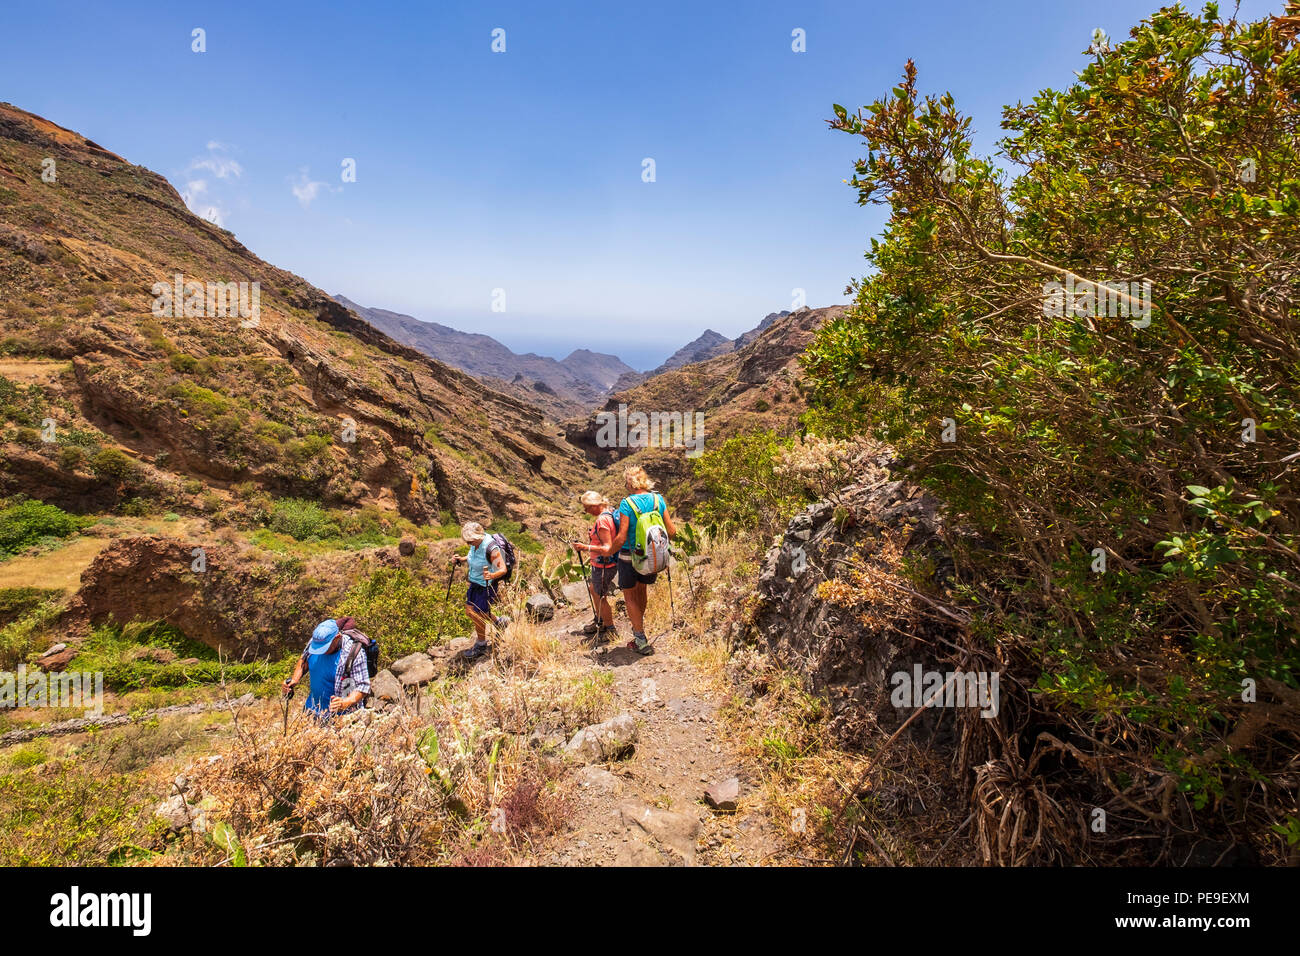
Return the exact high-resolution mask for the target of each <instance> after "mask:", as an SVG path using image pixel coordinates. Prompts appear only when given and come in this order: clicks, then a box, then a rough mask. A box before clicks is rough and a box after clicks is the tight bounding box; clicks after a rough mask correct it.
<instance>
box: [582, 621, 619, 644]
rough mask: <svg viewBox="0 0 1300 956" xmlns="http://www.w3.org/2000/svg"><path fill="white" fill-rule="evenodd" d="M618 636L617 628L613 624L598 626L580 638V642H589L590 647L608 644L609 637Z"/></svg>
mask: <svg viewBox="0 0 1300 956" xmlns="http://www.w3.org/2000/svg"><path fill="white" fill-rule="evenodd" d="M617 637H618V630H617V629H616V628H615V627H614V625H612V624H611V625H610V626H609V627H600V628H598V629H597V630H595V631H593V632H592V633H590V634H588V635H587V636H586V637H584V638H583V639H582V643H584V644H589V645H591V646H592V647H600V646H601V645H602V644H608V643H609V642H610V639H611V638H617Z"/></svg>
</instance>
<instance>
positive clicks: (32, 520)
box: [0, 501, 94, 557]
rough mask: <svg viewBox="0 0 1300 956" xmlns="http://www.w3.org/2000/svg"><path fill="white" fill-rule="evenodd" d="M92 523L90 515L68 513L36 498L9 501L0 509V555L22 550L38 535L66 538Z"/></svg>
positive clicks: (36, 540)
mask: <svg viewBox="0 0 1300 956" xmlns="http://www.w3.org/2000/svg"><path fill="white" fill-rule="evenodd" d="M93 523H94V519H93V518H83V517H80V516H78V515H70V514H68V513H67V512H66V511H64V510H63V509H62V508H59V507H58V506H56V505H47V504H45V503H43V502H40V501H23V502H19V503H18V504H16V505H10V506H9V507H7V508H4V509H0V557H4V556H8V555H13V554H17V553H18V552H19V551H23V550H26V549H27V548H30V547H31V546H32V545H34V544H36V543H37V542H38V541H40V540H41V539H42V538H66V537H67V536H68V535H70V534H76V533H77V532H78V531H80V530H81V529H82V528H84V527H86V526H87V525H89V524H93Z"/></svg>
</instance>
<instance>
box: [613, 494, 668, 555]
mask: <svg viewBox="0 0 1300 956" xmlns="http://www.w3.org/2000/svg"><path fill="white" fill-rule="evenodd" d="M633 500H635V501H636V506H637V507H638V508H640V509H641V513H642V514H646V513H647V512H650V511H658V512H659V513H660V514H661V515H662V514H667V513H668V502H666V501H664V499H663V495H660V494H657V493H656V492H653V491H641V492H638V493H637V494H635V495H630V496H628V497H627V498H624V499H623V501H622V503H621V504H619V506H618V513H619V514H620V515H627V537H626V538H624V539H623V547H622V548H620V549H619V552H618V553H619V554H626V555H631V554H632V549H633V547H635V546H636V512H635V511H633V510H632V501H633ZM619 522H620V523H622V518H620V519H619Z"/></svg>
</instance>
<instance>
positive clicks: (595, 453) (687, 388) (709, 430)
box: [565, 306, 845, 499]
mask: <svg viewBox="0 0 1300 956" xmlns="http://www.w3.org/2000/svg"><path fill="white" fill-rule="evenodd" d="M844 308H845V307H844V306H830V307H827V308H822V309H801V310H800V311H798V312H794V313H791V314H788V315H785V316H778V317H776V318H774V319H773V320H772V321H771V322H767V328H765V329H764V330H763V331H762V332H756V334H754V335H753V336H752V337H751V338H750V341H749V342H748V344H746V345H744V346H743V347H741V348H739V349H737V350H734V351H727V352H724V353H723V354H721V355H718V356H716V357H714V358H711V359H709V360H707V361H704V362H697V363H694V364H690V365H685V366H683V367H681V368H678V369H673V370H669V371H667V372H663V373H661V374H658V375H655V376H653V377H651V378H649V379H646V380H645V381H644V382H642V383H640V384H639V385H635V386H633V387H632V388H628V389H625V390H623V391H619V392H615V393H614V394H613V395H611V396H610V397H609V398H608V399H607V400H606V402H605V404H604V406H603V407H602V408H601V409H599V410H598V411H597V412H595V413H593V414H592V415H590V416H588V417H587V418H585V419H583V420H581V421H575V422H569V423H568V424H567V425H566V426H565V434H566V435H567V437H568V439H569V441H570V442H571V443H573V444H574V445H576V446H577V447H579V448H580V449H581V450H582V451H583V452H584V453H585V454H586V455H587V456H588V458H590V459H591V460H592V461H593V462H594V463H596V464H597V465H599V466H601V467H604V468H609V467H611V466H615V465H618V466H620V467H621V466H623V465H625V464H626V463H627V459H630V458H634V459H635V460H636V461H638V462H641V463H642V464H644V465H645V467H646V468H647V469H648V470H649V471H650V472H651V474H652V475H654V476H655V477H656V479H657V480H658V481H659V484H660V487H667V485H669V484H672V483H674V482H681V481H685V480H686V479H688V478H689V476H690V459H689V458H688V457H687V455H686V454H685V452H686V450H687V449H685V448H684V447H644V448H635V447H630V446H629V445H627V444H623V445H619V444H613V445H609V444H608V443H607V442H606V441H605V440H604V439H603V438H602V435H601V430H602V422H603V421H604V419H602V418H601V413H602V412H605V413H612V414H614V415H617V414H618V411H619V408H620V407H621V406H626V408H627V411H628V413H632V412H636V411H641V412H645V413H646V414H650V413H654V412H659V413H663V412H680V413H682V414H683V415H685V416H694V415H696V414H697V413H700V414H703V416H704V417H703V422H704V445H703V448H704V449H705V450H707V449H708V448H709V447H710V445H711V443H713V442H720V441H723V440H725V439H726V438H728V437H731V436H733V435H737V434H740V433H742V432H747V431H752V430H754V429H759V428H768V429H773V430H775V431H777V432H780V433H789V432H791V431H793V429H794V427H795V424H796V422H797V420H798V417H799V415H800V414H801V413H802V412H803V411H804V409H805V407H806V406H805V404H804V401H803V398H802V396H801V394H800V391H799V386H798V382H799V366H798V357H799V356H800V355H801V354H802V353H803V350H804V348H805V346H806V345H807V344H808V342H809V340H810V339H811V338H812V335H813V333H814V332H815V331H816V330H817V329H818V328H820V327H821V325H822V323H824V322H826V321H827V320H828V319H830V318H832V317H834V316H837V315H839V314H841V313H842V312H843V311H844ZM769 318H771V317H769ZM764 321H765V322H766V321H767V320H764ZM746 334H747V335H748V334H749V333H746ZM692 420H693V421H694V420H698V419H692ZM682 491H683V492H684V493H685V495H686V498H687V499H689V498H690V497H691V494H692V493H691V491H690V490H689V489H688V488H683V489H682Z"/></svg>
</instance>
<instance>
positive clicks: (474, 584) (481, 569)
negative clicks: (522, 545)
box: [451, 521, 509, 661]
mask: <svg viewBox="0 0 1300 956" xmlns="http://www.w3.org/2000/svg"><path fill="white" fill-rule="evenodd" d="M460 536H461V539H462V540H463V541H464V542H465V543H466V544H467V545H469V554H468V555H460V554H458V555H456V556H455V557H453V558H452V559H451V560H452V563H453V564H459V563H460V562H462V561H464V562H466V563H468V565H469V590H468V591H466V592H465V612H466V613H467V614H468V615H469V619H470V620H471V621H473V622H474V634H475V638H476V639H475V641H474V646H473V647H471V648H470V649H469V650H467V651H465V652H463V656H464V658H465V660H467V661H473V660H477V659H478V658H480V657H482V656H483V655H484V654H486V653H487V652H488V651H489V650H490V649H491V646H492V645H490V644H489V643H488V640H487V626H488V622H489V621H491V622H492V623H494V624H495V625H497V626H498V627H502V626H504V623H505V622H504V618H499V617H494V616H493V615H492V605H493V604H495V603H496V602H497V582H498V581H500V580H501V579H502V578H504V577H505V576H506V575H507V574H508V573H509V572H508V570H507V569H506V559H505V556H504V555H503V554H502V553H501V548H500V546H499V545H498V544H497V543H496V541H495V539H493V537H492V535H490V534H488V533H487V532H486V531H484V530H483V526H482V525H481V524H479V523H478V522H477V521H467V522H465V525H464V527H462V528H461V529H460Z"/></svg>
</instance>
